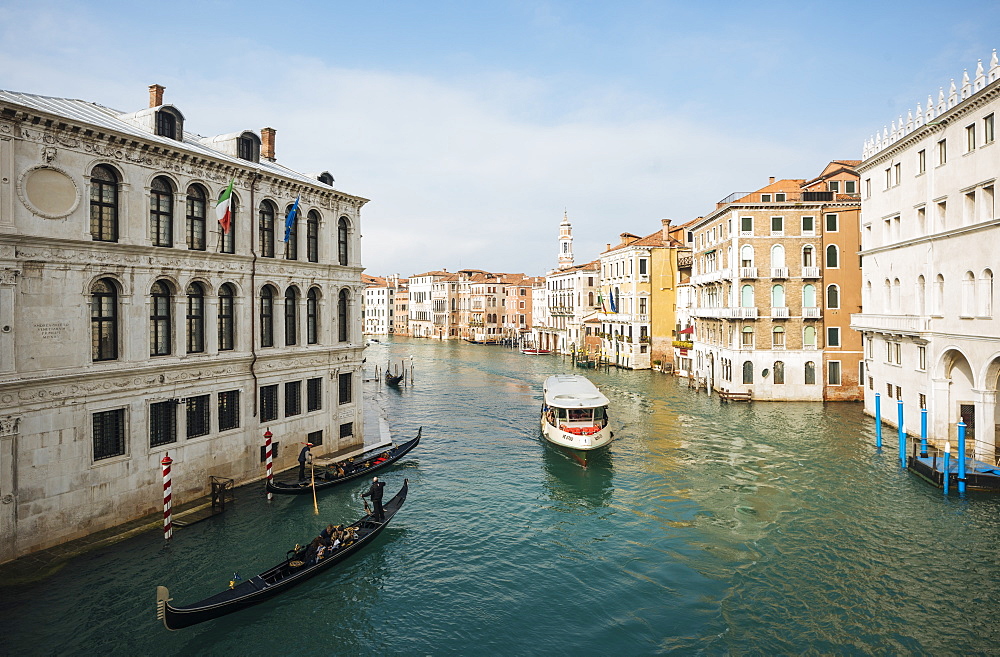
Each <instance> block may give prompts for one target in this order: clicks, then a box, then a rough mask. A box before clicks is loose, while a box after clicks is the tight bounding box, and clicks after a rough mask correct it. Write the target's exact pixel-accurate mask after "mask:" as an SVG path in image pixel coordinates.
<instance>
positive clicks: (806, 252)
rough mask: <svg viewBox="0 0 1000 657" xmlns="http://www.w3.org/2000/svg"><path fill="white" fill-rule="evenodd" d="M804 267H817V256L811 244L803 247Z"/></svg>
mask: <svg viewBox="0 0 1000 657" xmlns="http://www.w3.org/2000/svg"><path fill="white" fill-rule="evenodd" d="M802 266H803V267H815V266H816V254H815V252H814V249H813V247H812V245H811V244H806V245H805V246H803V247H802Z"/></svg>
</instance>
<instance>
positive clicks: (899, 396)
mask: <svg viewBox="0 0 1000 657" xmlns="http://www.w3.org/2000/svg"><path fill="white" fill-rule="evenodd" d="M902 398H903V391H902V389H901V388H900V387H899V386H896V399H902Z"/></svg>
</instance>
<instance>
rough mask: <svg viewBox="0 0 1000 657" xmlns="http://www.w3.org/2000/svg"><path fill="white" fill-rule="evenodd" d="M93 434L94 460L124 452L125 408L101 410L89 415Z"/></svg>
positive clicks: (119, 454)
mask: <svg viewBox="0 0 1000 657" xmlns="http://www.w3.org/2000/svg"><path fill="white" fill-rule="evenodd" d="M91 421H92V431H93V436H94V460H95V461H99V460H101V459H107V458H111V457H112V456H121V455H122V454H124V453H125V409H124V408H116V409H115V410H113V411H101V412H100V413H94V414H93V416H91Z"/></svg>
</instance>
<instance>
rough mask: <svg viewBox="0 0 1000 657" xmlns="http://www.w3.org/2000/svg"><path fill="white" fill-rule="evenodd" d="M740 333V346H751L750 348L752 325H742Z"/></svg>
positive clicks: (751, 343)
mask: <svg viewBox="0 0 1000 657" xmlns="http://www.w3.org/2000/svg"><path fill="white" fill-rule="evenodd" d="M740 335H741V336H742V337H741V342H740V344H741V346H743V347H751V348H752V347H753V327H752V326H744V327H743V330H742V331H741V332H740Z"/></svg>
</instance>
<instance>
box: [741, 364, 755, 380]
mask: <svg viewBox="0 0 1000 657" xmlns="http://www.w3.org/2000/svg"><path fill="white" fill-rule="evenodd" d="M743 383H753V363H752V362H750V361H748V360H745V361H743Z"/></svg>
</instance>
